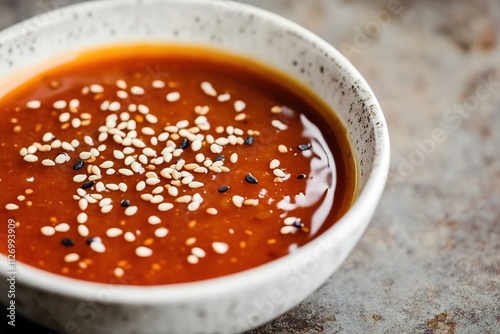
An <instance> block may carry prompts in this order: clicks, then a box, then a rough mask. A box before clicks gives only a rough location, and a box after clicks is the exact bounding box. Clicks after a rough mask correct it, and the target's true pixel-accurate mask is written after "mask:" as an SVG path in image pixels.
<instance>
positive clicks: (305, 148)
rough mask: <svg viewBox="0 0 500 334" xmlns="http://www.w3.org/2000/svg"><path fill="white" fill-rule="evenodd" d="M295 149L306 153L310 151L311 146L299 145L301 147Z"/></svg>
mask: <svg viewBox="0 0 500 334" xmlns="http://www.w3.org/2000/svg"><path fill="white" fill-rule="evenodd" d="M297 148H298V149H299V151H308V150H310V149H311V144H310V143H308V144H301V145H299V146H297Z"/></svg>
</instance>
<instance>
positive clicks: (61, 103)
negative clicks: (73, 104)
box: [52, 100, 68, 110]
mask: <svg viewBox="0 0 500 334" xmlns="http://www.w3.org/2000/svg"><path fill="white" fill-rule="evenodd" d="M67 105H68V103H67V102H66V101H64V100H59V101H56V102H54V104H53V105H52V106H53V107H54V109H58V110H61V109H64V108H66V106H67Z"/></svg>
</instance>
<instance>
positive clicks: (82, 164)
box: [73, 160, 85, 170]
mask: <svg viewBox="0 0 500 334" xmlns="http://www.w3.org/2000/svg"><path fill="white" fill-rule="evenodd" d="M84 165H85V162H84V161H83V160H78V161H77V162H76V163H75V164H74V165H73V169H74V170H79V169H80V168H82V167H83V166H84Z"/></svg>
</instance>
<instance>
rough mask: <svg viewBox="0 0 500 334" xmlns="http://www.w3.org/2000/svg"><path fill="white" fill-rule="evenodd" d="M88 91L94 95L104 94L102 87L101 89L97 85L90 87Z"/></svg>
mask: <svg viewBox="0 0 500 334" xmlns="http://www.w3.org/2000/svg"><path fill="white" fill-rule="evenodd" d="M90 91H91V92H92V93H94V94H100V93H104V87H102V86H101V85H97V84H94V85H90Z"/></svg>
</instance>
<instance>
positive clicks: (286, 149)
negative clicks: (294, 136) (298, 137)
mask: <svg viewBox="0 0 500 334" xmlns="http://www.w3.org/2000/svg"><path fill="white" fill-rule="evenodd" d="M278 151H279V152H280V153H287V152H288V148H287V147H286V146H285V145H279V146H278Z"/></svg>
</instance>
